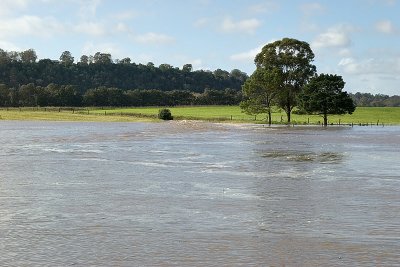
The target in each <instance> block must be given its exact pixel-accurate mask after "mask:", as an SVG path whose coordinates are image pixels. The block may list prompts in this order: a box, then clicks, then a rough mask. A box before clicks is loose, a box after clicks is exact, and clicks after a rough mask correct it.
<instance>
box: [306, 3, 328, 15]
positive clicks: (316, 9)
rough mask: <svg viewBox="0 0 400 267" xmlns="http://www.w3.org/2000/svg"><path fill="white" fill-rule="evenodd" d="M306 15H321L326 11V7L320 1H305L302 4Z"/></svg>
mask: <svg viewBox="0 0 400 267" xmlns="http://www.w3.org/2000/svg"><path fill="white" fill-rule="evenodd" d="M300 10H301V11H302V12H303V14H304V15H305V16H312V15H319V14H322V13H324V12H325V7H324V6H323V5H321V4H320V3H317V2H315V3H305V4H302V5H301V6H300Z"/></svg>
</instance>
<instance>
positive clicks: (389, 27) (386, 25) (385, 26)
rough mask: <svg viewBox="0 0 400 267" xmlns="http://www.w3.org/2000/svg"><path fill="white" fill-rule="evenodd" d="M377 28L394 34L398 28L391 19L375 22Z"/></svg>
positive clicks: (382, 31)
mask: <svg viewBox="0 0 400 267" xmlns="http://www.w3.org/2000/svg"><path fill="white" fill-rule="evenodd" d="M375 29H376V30H377V31H379V32H381V33H386V34H392V33H395V32H396V28H395V27H394V25H393V24H392V22H391V21H390V20H382V21H379V22H377V23H376V24H375Z"/></svg>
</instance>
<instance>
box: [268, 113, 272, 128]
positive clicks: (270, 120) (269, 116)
mask: <svg viewBox="0 0 400 267" xmlns="http://www.w3.org/2000/svg"><path fill="white" fill-rule="evenodd" d="M271 124H272V117H271V110H268V125H269V126H271Z"/></svg>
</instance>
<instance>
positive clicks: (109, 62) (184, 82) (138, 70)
mask: <svg viewBox="0 0 400 267" xmlns="http://www.w3.org/2000/svg"><path fill="white" fill-rule="evenodd" d="M74 62H75V61H74V57H72V55H71V53H70V52H68V51H65V52H63V53H62V55H61V56H60V60H50V59H41V60H39V61H37V56H36V52H35V51H34V50H33V49H29V50H26V51H23V52H6V51H4V50H1V49H0V81H1V83H3V84H5V85H6V86H8V87H17V86H19V85H23V84H29V83H33V84H35V85H36V86H43V87H46V86H48V85H49V84H51V83H54V84H59V85H73V86H74V87H75V88H76V89H77V90H78V91H79V92H81V93H84V92H86V91H87V90H88V89H91V88H97V87H99V86H105V87H114V88H119V89H122V90H132V89H157V90H161V91H170V90H188V91H191V92H196V93H202V92H203V91H204V90H205V89H207V88H208V89H215V90H225V89H227V88H230V89H234V90H241V86H242V84H243V82H244V81H245V80H246V79H247V77H248V76H247V74H246V73H244V72H242V71H240V70H238V69H234V70H232V71H230V72H228V71H225V70H221V69H217V70H215V71H213V72H212V71H204V70H196V71H193V69H192V65H191V64H185V65H184V66H182V68H181V69H179V68H177V67H173V66H171V65H169V64H161V65H160V66H158V67H156V66H154V64H153V63H151V62H149V63H147V64H146V65H143V64H136V63H132V62H131V59H130V58H124V59H121V60H113V59H112V57H111V54H107V53H100V52H98V53H96V54H95V55H94V56H86V55H83V56H81V58H80V60H79V61H78V62H77V63H74Z"/></svg>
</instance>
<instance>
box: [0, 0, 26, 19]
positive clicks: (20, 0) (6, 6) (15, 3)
mask: <svg viewBox="0 0 400 267" xmlns="http://www.w3.org/2000/svg"><path fill="white" fill-rule="evenodd" d="M28 4H29V0H2V1H1V8H0V15H2V16H4V15H8V14H10V13H12V12H13V11H14V10H21V9H25V8H27V7H28Z"/></svg>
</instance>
